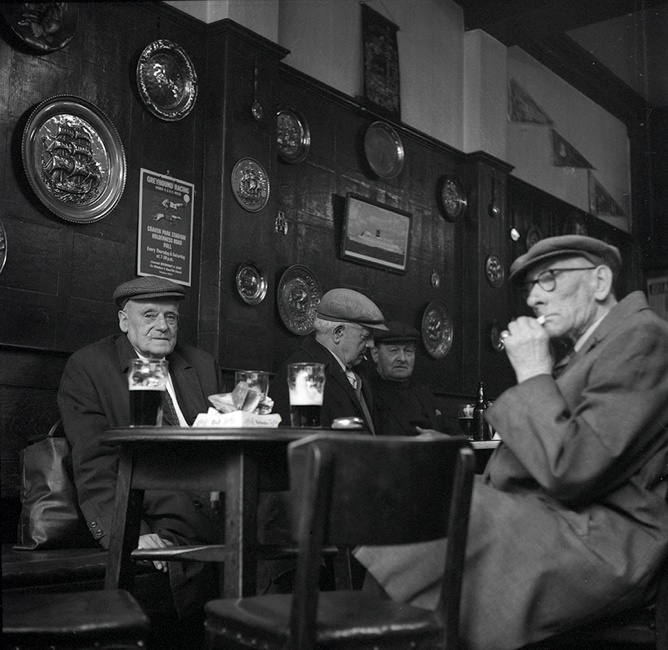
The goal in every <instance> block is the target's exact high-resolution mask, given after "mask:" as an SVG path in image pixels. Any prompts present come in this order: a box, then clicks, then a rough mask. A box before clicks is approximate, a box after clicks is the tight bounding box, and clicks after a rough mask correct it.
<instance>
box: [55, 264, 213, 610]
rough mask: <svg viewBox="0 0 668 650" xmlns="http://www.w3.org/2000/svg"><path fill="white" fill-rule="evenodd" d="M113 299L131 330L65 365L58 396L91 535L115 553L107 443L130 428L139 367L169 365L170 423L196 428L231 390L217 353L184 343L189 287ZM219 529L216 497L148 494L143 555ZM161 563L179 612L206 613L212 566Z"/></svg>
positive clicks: (113, 463)
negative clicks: (183, 306) (136, 362)
mask: <svg viewBox="0 0 668 650" xmlns="http://www.w3.org/2000/svg"><path fill="white" fill-rule="evenodd" d="M113 297H114V302H115V303H116V305H117V306H118V309H119V311H118V324H119V328H120V330H121V331H120V332H119V333H116V334H112V335H110V336H107V337H105V338H103V339H102V340H100V341H97V342H96V343H92V344H90V345H87V346H85V347H83V348H81V349H80V350H78V351H77V352H75V353H74V354H73V355H72V356H71V357H70V358H69V359H68V361H67V364H66V365H65V370H64V372H63V376H62V379H61V382H60V388H59V391H58V406H59V408H60V413H61V417H62V420H63V426H64V429H65V435H66V436H67V439H68V440H69V442H70V445H71V447H72V461H73V471H74V481H75V485H76V489H77V497H78V500H79V505H80V507H81V512H82V513H83V516H84V517H85V519H86V523H87V525H88V528H89V530H90V532H91V535H92V536H93V538H94V539H95V540H96V541H97V542H98V543H99V544H100V545H101V546H102V547H104V548H105V549H106V548H108V547H109V538H110V534H111V527H112V518H113V509H114V498H115V491H116V475H117V467H118V451H117V449H116V447H114V446H113V445H105V444H103V443H102V441H101V436H102V434H103V433H104V432H105V431H107V430H108V429H110V428H115V427H124V426H128V425H129V424H130V402H129V395H128V377H127V373H128V369H129V366H130V360H131V359H134V358H137V357H139V358H145V359H146V358H156V359H163V358H166V359H167V361H168V363H169V379H168V386H167V392H168V394H169V395H170V400H169V402H170V404H169V406H168V408H169V411H170V415H167V416H166V417H167V420H166V421H164V423H165V424H167V425H174V426H179V425H181V426H188V425H190V424H192V423H193V421H194V420H195V418H196V417H197V415H198V413H202V412H206V410H207V408H208V402H207V397H208V396H209V395H213V394H215V393H218V392H220V388H221V386H222V376H221V372H220V368H219V366H218V363H217V362H216V360H215V359H214V358H213V357H212V356H211V355H210V354H209V353H208V352H205V351H204V350H200V349H198V348H195V347H192V346H187V345H181V344H177V332H178V319H179V303H180V301H181V300H183V298H184V297H185V290H184V288H183V287H182V286H180V285H178V284H175V283H173V282H170V281H169V280H166V279H163V278H157V277H151V276H146V277H140V278H135V279H133V280H130V281H128V282H124V283H123V284H121V285H119V286H118V287H117V288H116V290H115V291H114V296H113ZM163 408H165V406H163ZM163 420H164V416H163ZM217 521H218V518H217V513H216V512H215V511H214V509H213V507H212V504H211V503H210V500H209V495H208V494H195V493H186V492H164V491H156V490H148V491H147V492H146V494H145V498H144V513H143V516H142V521H141V530H140V538H139V547H140V548H164V547H166V546H171V545H172V544H178V543H179V542H183V543H214V542H217V541H218V540H219V534H218V527H217ZM154 564H155V565H156V568H157V569H158V570H160V571H163V572H165V573H167V572H168V566H169V581H170V585H171V589H172V592H173V593H174V595H175V598H174V604H175V605H176V606H177V608H178V611H179V614H180V615H181V616H182V617H183V618H187V617H188V616H190V615H191V614H199V611H200V609H201V607H202V606H203V602H204V601H205V600H206V597H207V596H206V591H205V586H206V585H209V584H210V581H208V582H202V581H201V580H200V579H199V577H198V572H199V570H200V569H202V566H201V565H200V564H199V563H184V564H181V563H179V562H170V563H167V562H162V561H159V562H155V563H154ZM206 570H207V571H208V570H209V568H208V567H207V569H206ZM167 593H169V590H167Z"/></svg>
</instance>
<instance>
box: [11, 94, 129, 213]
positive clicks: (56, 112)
mask: <svg viewBox="0 0 668 650" xmlns="http://www.w3.org/2000/svg"><path fill="white" fill-rule="evenodd" d="M22 151H23V166H24V168H25V172H26V175H27V177H28V182H29V183H30V186H31V187H32V189H33V190H34V192H35V194H36V195H37V198H38V199H39V200H40V201H41V202H42V203H43V204H44V205H45V206H46V207H47V208H48V209H49V210H51V212H53V213H54V214H56V215H57V216H59V217H61V218H63V219H66V220H67V221H76V222H79V223H90V222H92V221H98V220H99V219H102V218H103V217H106V216H107V215H108V214H109V213H110V212H111V211H112V210H113V209H114V207H116V204H117V203H118V201H119V200H120V198H121V195H122V194H123V190H124V188H125V177H126V164H125V154H124V151H123V144H122V142H121V139H120V137H119V135H118V132H117V131H116V129H115V127H114V125H113V124H112V123H111V121H110V120H109V119H108V118H107V116H106V115H105V114H104V113H103V112H102V111H101V110H100V109H99V108H97V107H96V106H94V105H93V104H91V103H89V102H87V101H85V100H84V99H81V98H79V97H73V96H70V95H57V96H55V97H52V98H50V99H47V100H46V101H44V102H42V103H41V104H40V105H39V106H38V107H37V108H36V109H35V110H34V111H33V113H32V115H31V116H30V118H29V119H28V122H27V124H26V126H25V129H24V130H23V142H22Z"/></svg>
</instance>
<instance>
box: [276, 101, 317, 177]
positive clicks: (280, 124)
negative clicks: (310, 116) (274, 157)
mask: <svg viewBox="0 0 668 650" xmlns="http://www.w3.org/2000/svg"><path fill="white" fill-rule="evenodd" d="M276 129H277V136H276V140H277V143H278V155H279V156H280V157H281V158H282V159H283V160H284V161H285V162H288V163H293V164H295V163H300V162H302V160H304V158H306V155H307V154H308V150H309V147H310V146H311V133H310V131H309V128H308V124H307V123H306V120H305V119H304V117H303V116H302V115H300V114H299V113H297V111H293V110H291V109H289V108H284V109H283V110H280V111H278V113H276Z"/></svg>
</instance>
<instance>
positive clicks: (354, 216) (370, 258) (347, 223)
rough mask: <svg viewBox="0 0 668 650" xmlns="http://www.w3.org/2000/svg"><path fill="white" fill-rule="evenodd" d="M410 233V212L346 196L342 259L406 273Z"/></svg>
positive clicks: (353, 196) (361, 198)
mask: <svg viewBox="0 0 668 650" xmlns="http://www.w3.org/2000/svg"><path fill="white" fill-rule="evenodd" d="M410 233H411V214H410V213H409V212H405V211H404V210H399V209H398V208H390V207H388V206H387V205H383V204H381V203H377V202H375V201H371V200H370V199H367V198H365V197H363V196H359V195H357V194H348V196H347V199H346V212H345V217H344V222H343V233H342V237H341V257H342V259H344V260H350V261H352V262H357V263H359V264H365V265H367V266H374V267H377V268H381V269H385V270H386V271H392V272H394V273H405V272H406V268H407V266H408V252H409V250H410Z"/></svg>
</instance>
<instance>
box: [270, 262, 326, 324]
mask: <svg viewBox="0 0 668 650" xmlns="http://www.w3.org/2000/svg"><path fill="white" fill-rule="evenodd" d="M321 298H322V290H321V289H320V283H319V282H318V279H317V278H316V277H315V275H313V272H312V271H311V270H310V269H309V268H308V267H306V266H302V265H301V264H294V265H292V266H290V267H289V268H288V269H287V270H286V271H285V273H283V275H282V276H281V279H280V281H279V283H278V292H277V300H276V302H277V303H278V313H279V314H280V316H281V320H282V321H283V324H284V325H285V326H286V327H287V328H288V329H289V330H290V331H291V332H292V333H293V334H301V335H305V334H310V333H311V332H312V331H313V322H314V321H315V316H316V311H317V308H318V305H319V304H320V299H321Z"/></svg>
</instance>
